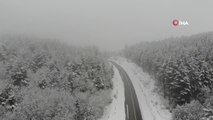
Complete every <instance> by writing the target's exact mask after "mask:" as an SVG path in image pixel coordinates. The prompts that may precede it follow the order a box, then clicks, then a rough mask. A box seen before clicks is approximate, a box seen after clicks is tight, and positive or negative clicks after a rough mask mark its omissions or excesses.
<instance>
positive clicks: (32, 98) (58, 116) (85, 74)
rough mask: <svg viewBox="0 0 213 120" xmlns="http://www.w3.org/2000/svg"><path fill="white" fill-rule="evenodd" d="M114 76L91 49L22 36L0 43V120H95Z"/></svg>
mask: <svg viewBox="0 0 213 120" xmlns="http://www.w3.org/2000/svg"><path fill="white" fill-rule="evenodd" d="M112 76H113V71H112V68H111V66H110V65H109V64H108V62H107V61H106V60H105V56H103V54H102V53H100V52H99V50H98V49H97V48H95V47H87V48H76V47H73V46H68V45H65V44H63V43H60V42H57V41H53V40H45V39H38V38H30V37H23V36H13V37H9V36H6V37H2V38H1V40H0V119H1V120H96V119H98V118H99V117H101V115H102V114H103V110H104V107H105V106H106V105H107V104H109V103H110V102H111V97H110V94H111V89H112V87H113V86H112V82H111V78H112Z"/></svg>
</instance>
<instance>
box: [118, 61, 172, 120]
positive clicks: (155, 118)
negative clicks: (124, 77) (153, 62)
mask: <svg viewBox="0 0 213 120" xmlns="http://www.w3.org/2000/svg"><path fill="white" fill-rule="evenodd" d="M115 61H116V62H117V63H118V64H119V65H121V66H122V67H123V68H124V69H125V71H126V72H127V74H128V75H129V77H130V79H131V80H132V83H133V86H134V88H135V91H136V94H137V97H138V101H139V104H140V109H141V112H142V117H143V120H171V118H172V117H171V113H170V112H169V110H168V109H166V107H165V104H164V103H165V102H166V100H165V99H163V97H161V96H160V95H159V94H158V93H157V92H156V87H155V81H154V80H153V79H151V77H150V76H149V75H148V74H147V73H145V72H143V70H142V69H141V68H140V67H138V66H137V65H136V64H134V63H132V62H130V61H128V60H126V59H125V58H117V59H115ZM119 120H122V119H119Z"/></svg>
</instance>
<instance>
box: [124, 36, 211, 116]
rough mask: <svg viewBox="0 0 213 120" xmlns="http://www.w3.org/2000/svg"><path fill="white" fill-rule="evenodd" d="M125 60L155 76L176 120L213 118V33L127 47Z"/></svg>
mask: <svg viewBox="0 0 213 120" xmlns="http://www.w3.org/2000/svg"><path fill="white" fill-rule="evenodd" d="M124 55H125V57H127V58H129V59H130V60H132V61H133V62H134V63H136V64H137V65H138V66H140V67H141V68H142V69H143V71H145V72H147V73H149V74H150V75H152V76H153V77H154V78H155V80H156V83H157V86H158V88H159V89H160V91H161V92H162V94H163V96H164V98H166V99H167V100H168V101H169V106H170V107H169V108H168V109H170V111H171V112H172V115H173V119H174V120H202V119H203V120H208V119H210V118H211V119H212V117H213V32H208V33H201V34H196V35H192V36H184V37H179V38H170V39H166V40H161V41H155V42H142V43H140V44H137V45H133V46H126V47H125V49H124Z"/></svg>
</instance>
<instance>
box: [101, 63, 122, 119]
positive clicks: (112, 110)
mask: <svg viewBox="0 0 213 120" xmlns="http://www.w3.org/2000/svg"><path fill="white" fill-rule="evenodd" d="M113 70H114V78H113V79H112V81H113V91H112V99H113V101H112V103H111V104H110V105H109V106H107V107H106V108H105V109H104V115H103V116H102V117H101V118H100V119H99V120H125V108H124V99H125V98H124V84H123V81H122V79H121V76H120V74H119V71H118V70H117V68H116V67H114V66H113Z"/></svg>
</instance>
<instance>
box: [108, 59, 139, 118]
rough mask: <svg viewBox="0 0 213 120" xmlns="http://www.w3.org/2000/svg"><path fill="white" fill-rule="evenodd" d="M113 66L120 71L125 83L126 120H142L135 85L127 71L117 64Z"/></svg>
mask: <svg viewBox="0 0 213 120" xmlns="http://www.w3.org/2000/svg"><path fill="white" fill-rule="evenodd" d="M112 64H113V65H114V66H115V67H116V68H117V69H118V71H119V73H120V76H121V78H122V80H123V82H124V92H125V93H124V94H125V112H126V118H125V119H126V120H142V115H141V111H140V106H139V103H138V98H137V96H136V93H135V89H134V87H133V84H132V82H131V80H130V78H129V76H128V75H127V73H126V72H125V70H124V69H123V68H122V67H121V66H120V65H118V64H117V63H115V62H112Z"/></svg>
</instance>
